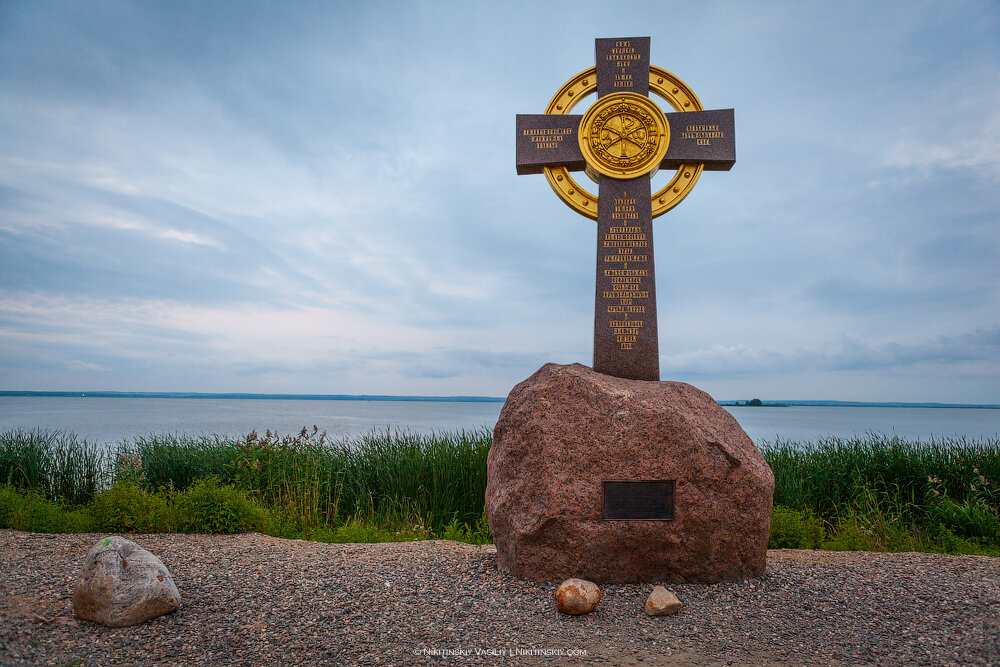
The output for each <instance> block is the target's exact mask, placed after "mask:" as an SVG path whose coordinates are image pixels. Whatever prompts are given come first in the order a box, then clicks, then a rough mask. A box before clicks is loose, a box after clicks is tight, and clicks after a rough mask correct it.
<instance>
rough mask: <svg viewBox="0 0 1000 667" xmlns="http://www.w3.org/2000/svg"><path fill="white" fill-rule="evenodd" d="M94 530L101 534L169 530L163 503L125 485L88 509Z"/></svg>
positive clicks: (95, 499) (110, 491)
mask: <svg viewBox="0 0 1000 667" xmlns="http://www.w3.org/2000/svg"><path fill="white" fill-rule="evenodd" d="M89 509H90V515H91V516H92V517H93V520H94V528H95V529H97V530H98V531H99V532H102V533H168V532H170V531H171V530H172V529H173V521H172V520H171V516H170V510H169V508H168V507H167V502H166V500H164V499H163V497H162V496H158V495H155V494H152V493H149V492H147V491H144V490H143V489H140V488H139V487H137V486H134V485H132V484H129V483H128V482H125V481H119V482H116V483H115V485H114V486H113V487H111V488H110V489H108V490H107V491H105V492H103V493H101V494H99V495H98V496H97V497H96V498H94V500H93V502H91V503H90V505H89Z"/></svg>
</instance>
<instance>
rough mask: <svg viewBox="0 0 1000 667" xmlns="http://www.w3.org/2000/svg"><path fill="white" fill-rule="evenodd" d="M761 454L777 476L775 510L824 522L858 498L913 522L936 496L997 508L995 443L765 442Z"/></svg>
mask: <svg viewBox="0 0 1000 667" xmlns="http://www.w3.org/2000/svg"><path fill="white" fill-rule="evenodd" d="M761 452H762V453H763V454H764V458H765V459H767V461H768V463H769V464H770V466H771V470H772V471H773V472H774V478H775V487H774V504H775V505H781V506H784V507H791V508H795V509H808V510H811V511H813V512H815V513H816V514H818V515H820V516H823V517H827V518H829V517H832V516H835V515H837V514H839V513H841V512H842V511H843V510H845V509H846V508H848V507H852V506H854V505H856V504H857V500H858V495H859V494H868V495H869V496H873V497H875V498H876V500H875V501H873V506H877V507H878V508H879V509H880V510H883V511H885V510H889V509H893V510H895V511H897V512H899V513H901V514H903V515H905V516H906V517H907V518H909V519H913V520H918V519H921V518H922V517H923V516H924V515H925V509H926V506H927V504H928V501H929V500H932V499H933V498H935V497H941V496H948V497H950V498H952V499H965V498H967V497H969V496H970V494H972V495H973V496H976V497H978V498H980V499H982V500H983V501H984V502H986V503H987V504H991V505H992V506H993V507H994V508H995V509H1000V506H998V504H997V503H998V501H1000V494H997V493H996V490H997V489H1000V439H984V440H970V439H967V438H964V437H961V438H938V439H932V440H929V441H916V442H914V441H908V440H903V439H901V438H898V437H896V436H887V435H882V434H877V433H869V434H867V435H865V436H863V437H857V438H822V439H819V440H817V441H815V442H808V443H798V442H792V441H788V440H776V441H765V442H763V443H762V444H761ZM935 492H936V493H937V494H938V495H937V496H935Z"/></svg>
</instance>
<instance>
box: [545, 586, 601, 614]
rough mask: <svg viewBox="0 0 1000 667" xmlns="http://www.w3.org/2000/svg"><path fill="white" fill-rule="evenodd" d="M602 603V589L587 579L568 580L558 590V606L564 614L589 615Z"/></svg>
mask: <svg viewBox="0 0 1000 667" xmlns="http://www.w3.org/2000/svg"><path fill="white" fill-rule="evenodd" d="M600 601H601V589H600V588H598V587H597V584H595V583H594V582H592V581H587V580H585V579H575V578H574V579H567V580H566V581H564V582H562V583H561V584H560V585H559V589H558V590H556V606H557V607H558V608H559V611H561V612H562V613H564V614H572V615H573V616H579V615H580V614H589V613H590V612H592V611H594V609H596V608H597V603H598V602H600Z"/></svg>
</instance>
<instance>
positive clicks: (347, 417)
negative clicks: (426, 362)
mask: <svg viewBox="0 0 1000 667" xmlns="http://www.w3.org/2000/svg"><path fill="white" fill-rule="evenodd" d="M502 407H503V404H502V403H484V402H438V401H434V402H432V401H331V400H277V399H204V398H102V397H41V396H0V430H6V429H10V428H18V427H20V428H47V429H62V430H66V431H73V432H75V433H76V434H77V435H78V436H80V437H81V438H86V439H88V440H90V441H92V442H104V443H116V442H120V441H121V440H123V439H132V438H135V437H136V436H141V435H149V434H150V433H187V434H190V435H210V434H218V435H228V436H239V435H245V434H247V433H249V432H250V431H251V430H254V429H256V430H257V431H258V432H261V433H263V432H264V430H265V429H271V430H272V431H277V432H279V433H281V434H291V433H296V432H298V431H299V430H301V429H302V427H303V426H306V427H308V428H310V429H311V428H312V426H313V425H314V424H315V425H316V426H317V427H319V429H320V430H321V431H326V432H327V433H328V434H329V435H330V436H333V437H344V436H352V435H358V434H362V433H368V432H370V431H372V430H373V429H378V430H385V429H387V428H388V429H400V430H409V431H411V432H415V433H431V432H434V431H454V430H458V429H466V430H470V429H479V428H483V427H486V428H490V429H492V428H493V425H494V424H495V423H496V420H497V417H498V416H499V415H500V409H501V408H502ZM727 410H729V412H730V413H732V414H733V415H734V416H735V417H736V419H737V421H739V423H740V425H741V426H742V427H743V429H744V430H745V431H746V432H747V433H748V434H749V435H750V437H751V438H753V439H754V440H755V441H757V442H760V441H762V440H774V439H775V438H783V439H789V440H797V441H809V440H816V439H818V438H821V437H825V436H840V437H850V436H852V435H864V434H865V433H866V432H879V433H887V434H890V435H892V434H895V435H898V436H900V437H902V438H907V439H922V440H927V439H930V438H932V437H955V436H966V437H968V438H972V439H981V438H1000V410H988V409H974V408H872V407H862V408H858V407H813V406H802V407H787V408H748V407H728V408H727Z"/></svg>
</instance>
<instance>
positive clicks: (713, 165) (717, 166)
mask: <svg viewBox="0 0 1000 667" xmlns="http://www.w3.org/2000/svg"><path fill="white" fill-rule="evenodd" d="M666 116H667V123H669V124H670V143H669V144H668V145H667V154H666V155H664V156H663V161H662V162H661V163H660V168H661V169H678V168H679V167H680V166H681V164H684V163H688V164H690V163H692V162H700V163H702V164H704V165H705V170H706V171H729V170H730V169H732V168H733V165H734V164H735V163H736V121H735V120H734V116H733V110H732V109H715V110H712V111H684V112H679V113H668V114H666Z"/></svg>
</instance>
